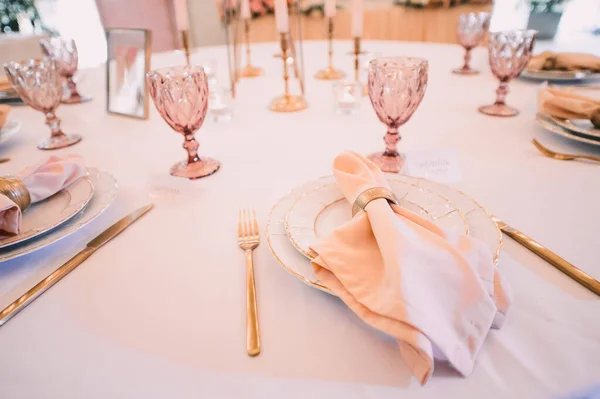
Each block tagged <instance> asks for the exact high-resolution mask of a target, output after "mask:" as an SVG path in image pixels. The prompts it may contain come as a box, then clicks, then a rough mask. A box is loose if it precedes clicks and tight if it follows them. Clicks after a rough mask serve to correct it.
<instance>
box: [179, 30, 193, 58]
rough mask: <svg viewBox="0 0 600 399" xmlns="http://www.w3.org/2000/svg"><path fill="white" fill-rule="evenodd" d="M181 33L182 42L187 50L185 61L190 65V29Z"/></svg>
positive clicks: (185, 50)
mask: <svg viewBox="0 0 600 399" xmlns="http://www.w3.org/2000/svg"><path fill="white" fill-rule="evenodd" d="M179 33H181V44H183V51H184V52H185V62H186V64H187V65H188V66H190V65H191V63H190V31H189V30H182V31H180V32H179Z"/></svg>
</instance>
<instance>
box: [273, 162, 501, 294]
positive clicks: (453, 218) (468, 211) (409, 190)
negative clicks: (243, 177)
mask: <svg viewBox="0 0 600 399" xmlns="http://www.w3.org/2000/svg"><path fill="white" fill-rule="evenodd" d="M386 178H387V180H388V184H389V186H390V189H391V190H392V191H393V192H394V193H395V194H396V195H397V197H398V198H400V202H401V205H402V206H404V207H406V208H408V209H410V210H411V211H413V212H415V213H417V214H419V215H420V216H422V217H424V218H427V219H429V220H431V221H433V222H434V223H436V224H438V225H439V226H440V227H442V228H444V229H448V230H452V231H456V232H459V233H463V234H469V235H472V236H474V237H477V238H479V239H481V240H482V241H483V242H485V243H486V244H487V245H488V247H489V248H490V251H491V252H492V254H494V261H495V262H496V263H497V262H498V258H499V255H500V249H501V247H502V234H501V233H500V230H499V229H498V227H497V225H496V223H494V221H493V220H492V219H491V217H490V215H489V213H488V212H487V211H486V210H485V209H484V208H483V207H482V206H481V205H479V204H478V203H477V202H476V201H475V200H473V199H471V198H469V197H468V196H466V195H465V194H463V193H462V192H460V191H457V190H455V189H453V188H451V187H449V186H446V185H444V184H441V183H435V182H432V181H430V180H426V179H420V178H414V177H409V176H404V175H395V174H387V175H386ZM351 214H352V213H351V205H350V204H349V203H348V202H347V201H346V199H345V198H344V196H343V194H342V192H341V191H340V190H339V188H338V187H337V185H336V183H335V179H334V178H333V176H328V177H323V178H320V179H316V180H313V181H310V182H308V183H306V184H303V185H302V186H300V187H297V188H295V189H293V190H292V191H291V192H289V193H288V194H287V195H286V196H285V197H283V198H282V199H280V200H279V201H278V202H277V203H276V204H275V206H274V207H273V208H272V210H271V213H270V215H269V221H268V223H267V231H266V235H267V244H268V246H269V248H270V250H271V252H272V253H273V256H274V257H275V259H276V260H277V261H278V262H279V264H280V265H281V266H283V268H284V269H285V270H286V271H288V272H289V273H290V274H292V275H293V276H295V277H296V278H298V279H300V280H301V281H303V282H304V283H306V284H308V285H310V286H312V287H315V288H318V289H320V290H323V291H325V292H328V293H330V294H331V293H332V292H331V291H330V290H329V288H328V287H326V286H325V285H323V284H322V283H321V282H319V281H318V279H317V278H316V277H315V275H314V273H313V270H312V266H311V264H310V260H311V259H312V258H313V257H314V255H315V254H314V253H313V252H312V251H311V250H310V246H311V245H312V244H313V243H315V242H316V241H317V240H320V239H323V238H324V237H326V236H327V235H328V234H329V233H330V232H331V231H333V230H334V229H335V228H337V227H338V226H340V225H342V224H344V223H345V222H347V221H348V220H350V219H351Z"/></svg>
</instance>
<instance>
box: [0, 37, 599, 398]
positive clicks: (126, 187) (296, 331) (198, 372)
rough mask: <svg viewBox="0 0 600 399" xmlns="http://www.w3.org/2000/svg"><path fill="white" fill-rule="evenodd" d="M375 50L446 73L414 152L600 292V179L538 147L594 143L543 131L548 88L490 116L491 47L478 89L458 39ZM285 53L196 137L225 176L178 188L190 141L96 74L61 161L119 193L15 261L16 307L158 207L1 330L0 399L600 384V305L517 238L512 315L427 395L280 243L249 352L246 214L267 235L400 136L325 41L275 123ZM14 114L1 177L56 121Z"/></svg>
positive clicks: (68, 124)
mask: <svg viewBox="0 0 600 399" xmlns="http://www.w3.org/2000/svg"><path fill="white" fill-rule="evenodd" d="M335 46H336V47H335V49H336V55H335V64H336V66H339V67H341V68H343V69H345V70H346V72H348V73H351V72H352V65H353V60H352V57H351V56H349V55H347V52H348V51H349V50H350V49H351V43H350V42H342V41H341V42H336V43H335ZM364 48H365V49H366V50H368V51H371V52H381V53H382V54H384V55H412V56H419V57H424V58H426V59H428V60H429V62H430V73H429V87H428V90H427V94H426V96H425V99H424V101H423V103H422V104H421V106H420V108H419V109H418V110H417V112H416V113H415V114H414V116H413V118H412V119H411V120H410V121H409V122H408V123H407V124H406V126H405V127H403V128H402V129H401V131H402V135H403V140H402V141H401V143H400V147H401V148H402V149H403V150H405V151H408V152H410V151H420V150H433V149H454V150H455V151H456V153H457V157H458V163H459V167H460V171H461V175H462V178H461V180H460V181H458V182H456V183H454V186H455V187H457V188H458V189H460V190H462V191H464V192H465V193H467V194H469V195H470V196H472V197H474V198H476V199H477V200H478V201H479V202H480V203H481V204H483V205H484V206H485V207H486V208H487V209H488V210H489V211H490V212H491V213H493V214H495V215H497V216H498V217H500V218H501V219H503V220H504V221H506V222H508V223H509V224H511V225H513V226H514V227H517V228H519V229H520V230H522V231H524V232H525V233H527V234H528V235H530V236H532V237H533V238H535V239H536V240H538V241H539V242H541V243H542V244H543V245H545V246H546V247H548V248H550V249H552V250H554V251H555V252H556V253H558V254H559V255H561V256H562V257H564V258H566V259H567V260H569V261H570V262H571V263H573V264H574V265H576V266H578V267H579V268H581V269H583V270H584V271H586V272H587V273H589V274H590V275H592V276H594V277H595V278H596V279H600V262H599V261H598V254H599V253H600V252H599V248H600V233H599V232H598V231H599V230H598V223H597V222H598V216H597V210H598V206H599V204H600V179H599V171H600V169H598V166H597V165H593V164H591V163H585V162H562V161H557V160H552V159H549V158H545V157H543V156H542V155H541V154H540V153H538V152H537V150H536V149H535V148H534V147H533V145H532V144H531V140H532V138H534V137H535V138H538V139H539V140H540V141H541V142H543V143H544V144H546V145H547V146H549V147H551V148H553V149H556V150H564V152H575V153H593V151H594V149H593V148H591V147H589V146H586V145H584V144H578V143H575V142H570V141H567V140H566V139H563V138H562V137H559V136H554V135H553V134H552V133H548V132H545V131H544V130H542V129H541V128H540V127H538V126H537V125H536V123H535V120H534V119H535V112H536V97H537V87H538V85H537V84H536V83H532V82H527V81H522V80H518V81H514V82H513V83H511V85H510V89H511V92H510V94H509V96H508V102H509V104H510V105H513V106H515V107H517V108H518V109H519V110H520V111H521V114H520V115H519V116H518V117H515V118H506V119H502V118H493V117H489V116H485V115H482V114H480V113H478V112H477V107H478V106H479V105H482V104H488V103H490V102H492V101H493V100H494V96H495V89H496V86H497V81H496V80H495V78H494V77H493V76H492V75H491V73H490V71H489V68H488V67H487V55H486V52H485V50H484V49H479V50H478V51H476V52H475V54H474V60H473V65H474V66H475V67H477V68H480V69H481V70H482V73H481V74H480V75H478V76H472V77H464V76H457V75H453V74H451V73H450V71H451V70H452V68H454V67H456V66H458V65H460V64H461V61H462V55H463V50H462V49H461V48H459V47H458V46H450V45H438V44H422V43H401V42H365V43H364ZM277 50H278V48H277V45H276V44H275V43H265V44H260V45H255V46H254V47H253V60H254V61H255V64H257V65H260V66H262V67H264V69H265V76H264V77H262V78H258V79H254V80H243V81H241V83H240V84H239V86H238V99H237V100H236V101H235V103H234V119H233V120H232V121H231V122H227V123H225V122H220V123H219V122H215V121H213V120H211V119H207V121H206V123H205V124H204V126H203V127H202V128H201V129H200V131H199V132H198V134H197V135H196V137H197V139H198V140H199V142H200V152H201V154H204V155H209V156H212V157H214V158H216V159H218V160H219V161H221V163H222V167H221V169H220V170H219V171H218V172H217V173H216V174H215V175H213V176H210V177H207V178H204V179H201V180H198V181H189V180H184V179H178V178H174V177H170V176H169V175H168V171H169V168H170V166H171V165H172V164H173V163H175V162H176V161H178V160H180V159H182V158H183V157H184V152H183V150H182V149H181V144H182V141H183V139H182V137H181V136H178V135H177V134H175V133H174V132H173V131H172V130H171V129H170V128H169V127H168V126H167V125H166V123H165V122H164V121H163V120H162V118H161V117H160V116H159V115H158V114H157V112H156V110H155V109H154V106H153V105H152V104H151V112H150V118H149V120H135V119H130V118H124V117H119V116H115V115H110V114H107V113H106V112H105V87H106V85H105V77H104V66H100V67H98V68H97V69H90V70H85V71H81V75H83V81H82V83H81V90H82V91H83V92H85V93H86V94H91V95H92V96H93V97H94V100H93V101H92V102H89V103H85V104H81V105H71V106H68V105H62V106H61V107H60V108H59V109H58V116H59V117H61V118H62V120H63V128H64V130H65V131H67V132H77V133H80V134H82V135H83V136H84V139H83V141H82V142H81V143H79V144H77V145H76V146H74V147H71V148H67V149H63V150H59V151H55V152H53V153H52V154H55V155H62V154H69V153H79V154H82V155H83V156H84V157H85V160H86V162H87V164H88V165H89V166H94V167H98V168H101V169H104V170H107V171H109V172H111V173H112V174H113V175H114V176H115V177H116V178H117V180H118V183H119V193H118V196H117V198H116V200H115V202H114V203H113V204H112V205H111V206H110V208H109V209H108V210H107V211H106V212H105V213H104V214H102V215H101V216H100V217H99V218H98V219H96V220H95V221H94V222H92V223H91V224H90V225H88V226H86V227H85V228H83V229H81V230H80V231H77V232H76V233H74V234H73V235H71V236H69V237H68V238H66V239H64V240H62V241H60V242H58V243H55V244H53V245H51V246H49V247H47V248H45V249H42V250H39V251H37V252H34V253H33V254H30V255H27V256H24V257H21V258H18V259H14V260H12V261H8V262H5V263H2V264H0V309H1V308H4V307H5V306H6V305H8V304H9V303H10V302H12V301H13V300H14V299H16V298H17V297H18V296H20V295H21V294H22V293H23V292H25V291H26V290H27V289H28V288H30V287H31V286H33V285H34V284H35V283H36V282H37V281H39V280H41V279H42V278H43V277H44V276H46V275H47V274H48V273H49V272H51V271H52V270H54V269H55V268H56V267H58V266H59V265H61V264H62V263H64V262H65V261H66V260H68V259H69V258H70V257H71V256H73V255H74V254H75V253H76V252H78V251H79V250H81V249H82V248H83V247H84V246H85V244H86V243H87V242H88V241H89V240H90V239H91V238H93V237H94V236H95V235H96V234H98V233H99V232H101V231H102V230H104V229H105V228H107V227H108V226H109V225H110V224H112V223H113V222H115V221H116V220H118V219H119V218H121V217H122V216H124V215H125V214H127V213H129V212H131V211H133V210H134V209H136V208H138V207H140V206H142V205H144V204H146V203H148V202H154V203H155V204H156V207H155V209H154V210H152V211H151V212H150V213H148V214H147V215H146V216H144V217H143V218H142V219H140V220H139V221H138V222H136V223H135V224H134V225H133V226H131V227H130V228H129V229H128V230H127V231H125V232H124V233H123V234H121V235H120V236H118V238H116V239H115V240H113V241H111V242H110V243H108V244H107V245H106V246H105V247H102V248H101V249H100V250H98V252H96V253H95V254H94V255H93V256H92V257H91V258H90V259H88V260H87V261H86V262H85V263H84V264H82V265H81V266H80V267H79V268H77V269H76V270H75V271H73V272H72V273H71V274H70V275H68V276H67V277H66V278H65V279H64V280H62V281H61V282H59V283H58V284H57V285H56V286H54V287H53V288H52V289H50V290H49V291H48V292H46V293H45V294H44V295H43V296H41V297H40V298H39V299H38V300H36V301H35V302H34V303H32V304H31V305H30V306H28V307H27V308H26V309H25V310H23V311H22V312H21V313H19V314H18V315H17V316H16V317H15V318H14V319H12V320H10V321H9V322H8V323H7V324H5V325H4V326H2V327H0V354H1V355H0V397H1V398H6V399H12V398H42V397H44V398H61V399H66V398H87V399H91V398H103V399H104V398H134V397H135V398H165V397H173V398H213V397H214V398H216V397H244V398H261V399H262V398H280V397H282V398H283V397H284V398H307V397H311V398H333V397H339V398H345V399H350V398H398V397H414V398H417V397H418V398H442V397H443V398H467V397H468V398H478V397H487V398H504V397H510V398H550V397H556V396H557V395H559V396H560V395H562V394H565V393H569V392H572V391H576V390H578V389H581V388H585V387H589V386H591V385H593V384H594V383H598V382H600V321H598V315H599V314H600V300H599V299H598V298H597V297H596V296H594V294H592V293H591V292H588V291H587V290H586V289H584V288H582V287H580V286H579V285H578V284H577V283H575V282H573V281H571V280H570V279H569V278H567V277H566V276H564V275H563V274H561V273H560V272H558V271H557V270H555V269H554V268H553V267H552V266H550V265H549V264H547V263H546V262H544V261H543V260H541V259H539V258H538V257H536V256H535V255H533V254H532V253H530V252H529V251H527V250H526V249H524V248H523V247H520V246H519V245H518V244H516V243H515V242H513V241H512V240H511V239H509V238H506V237H505V238H504V246H503V249H502V253H501V255H500V262H499V266H498V267H499V268H500V269H501V271H502V273H503V274H504V275H505V276H506V279H507V280H508V281H509V282H510V284H511V287H512V291H513V296H514V304H513V307H512V309H511V312H510V314H509V317H508V320H507V322H506V323H505V325H504V327H503V328H502V329H501V330H492V331H491V332H490V334H489V335H488V337H487V339H486V342H485V344H484V346H483V349H482V350H481V352H480V354H479V356H478V361H477V364H476V366H475V368H474V371H473V373H472V374H471V375H470V376H468V377H467V378H463V377H460V376H459V375H458V374H457V373H456V372H455V371H453V370H452V369H451V368H450V367H449V366H447V365H445V364H443V363H440V362H437V363H436V368H435V371H434V374H433V376H432V378H431V379H430V380H429V382H428V383H427V385H426V386H425V387H421V386H419V384H418V383H417V381H416V380H411V378H410V376H409V373H408V369H407V367H406V366H405V365H404V363H403V361H402V359H401V357H400V354H399V351H398V349H397V347H396V343H395V341H394V340H393V339H391V338H390V337H388V336H385V335H384V334H381V333H379V332H377V331H375V330H373V329H371V328H369V327H368V326H367V325H365V324H364V323H363V322H361V321H360V320H359V319H358V317H357V316H355V315H354V314H353V313H352V312H351V311H350V310H349V309H347V308H346V307H345V305H344V304H343V303H342V302H341V301H340V300H339V299H337V298H335V297H332V296H330V295H327V294H325V293H323V292H320V291H318V290H315V289H313V288H311V287H309V286H307V285H304V284H302V283H301V282H300V281H298V280H297V279H295V278H294V277H292V276H291V275H289V274H288V273H287V272H286V271H285V270H284V269H283V268H281V267H280V266H279V264H278V263H277V261H276V260H275V259H274V258H273V256H272V255H271V253H270V252H269V249H268V246H267V245H266V243H265V240H264V236H263V240H262V242H261V245H260V246H259V247H258V249H257V251H255V267H256V280H257V281H256V284H257V295H258V306H259V319H260V327H261V338H262V353H261V354H260V356H258V357H256V358H250V357H249V356H248V355H247V354H246V341H245V340H246V334H245V326H246V323H245V268H244V256H243V252H242V251H241V250H240V249H239V248H238V246H237V217H238V209H239V208H240V207H254V208H255V209H256V212H257V215H258V218H259V223H260V226H261V229H264V226H265V224H266V221H267V216H268V213H269V210H270V208H271V207H272V206H273V205H274V204H275V203H276V201H277V200H278V199H279V198H280V197H282V196H283V195H284V194H286V193H287V192H288V191H289V190H290V189H292V188H293V187H295V186H298V185H300V184H302V183H304V182H306V181H308V180H311V179H313V178H316V177H320V176H323V175H328V174H330V173H331V164H332V160H333V159H334V157H335V156H336V155H337V154H338V153H340V152H341V151H343V150H346V149H350V150H355V151H358V152H361V153H364V154H367V153H370V152H373V151H375V150H381V149H382V148H383V141H382V136H383V134H384V132H385V126H384V125H382V124H381V123H380V122H379V121H378V120H377V118H376V116H375V113H374V112H373V110H372V108H371V106H370V104H369V101H368V99H366V98H365V99H363V101H362V108H361V110H360V112H359V113H358V114H356V115H353V116H345V115H338V114H336V113H334V112H333V95H332V89H331V82H325V81H317V80H315V79H314V78H313V77H312V76H313V75H314V73H315V72H316V71H317V70H318V69H320V68H322V67H324V66H325V62H326V44H325V43H324V42H308V43H305V46H304V55H305V68H306V76H307V79H306V86H307V94H306V97H307V100H308V102H309V109H308V110H306V111H304V112H300V113H296V114H276V113H272V112H270V111H269V110H268V109H267V107H268V104H269V102H270V100H271V99H272V98H273V97H274V96H276V95H280V94H281V92H282V90H283V83H282V78H281V75H282V71H281V69H282V66H281V61H280V60H279V59H275V58H273V57H272V56H273V54H274V53H276V52H277ZM209 59H217V60H219V62H220V65H221V68H220V73H221V75H224V74H225V65H226V62H225V60H226V51H225V48H224V47H214V48H206V49H198V50H196V51H195V52H194V54H193V58H192V60H193V61H194V62H198V63H199V62H202V61H206V60H209ZM183 61H184V58H183V56H182V54H180V53H169V54H158V55H155V56H153V58H152V67H153V68H157V67H162V66H169V65H176V64H181V63H182V62H183ZM292 87H293V88H295V87H296V86H295V84H292ZM11 117H12V118H13V119H18V120H20V121H21V122H22V123H23V126H22V130H21V132H20V133H19V134H18V135H17V136H15V137H14V138H13V139H12V140H11V141H10V142H8V143H6V144H5V146H3V147H2V148H0V156H10V157H11V158H12V161H11V162H9V163H6V164H3V165H0V169H1V170H0V173H2V174H9V173H13V172H16V171H19V170H20V169H21V168H22V167H24V166H26V165H28V164H31V163H32V162H36V161H38V160H40V159H41V158H43V157H46V156H48V155H50V153H46V152H42V151H40V150H37V149H36V144H37V142H38V141H39V140H41V139H42V138H44V137H46V136H47V135H48V134H49V132H48V129H47V127H46V126H44V125H43V116H42V114H41V113H39V112H36V111H33V110H32V109H30V108H27V107H14V108H13V111H12V113H11ZM263 231H264V230H263Z"/></svg>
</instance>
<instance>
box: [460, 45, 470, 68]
mask: <svg viewBox="0 0 600 399" xmlns="http://www.w3.org/2000/svg"><path fill="white" fill-rule="evenodd" d="M465 50H466V51H465V65H463V67H462V69H464V70H465V71H468V70H470V69H471V67H470V66H469V63H470V62H471V49H470V48H466V49H465Z"/></svg>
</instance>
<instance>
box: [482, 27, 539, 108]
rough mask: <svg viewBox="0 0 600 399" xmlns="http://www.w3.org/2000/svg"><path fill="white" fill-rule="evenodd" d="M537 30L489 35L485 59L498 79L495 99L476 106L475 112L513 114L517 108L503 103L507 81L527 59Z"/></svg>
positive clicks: (515, 74) (520, 68)
mask: <svg viewBox="0 0 600 399" xmlns="http://www.w3.org/2000/svg"><path fill="white" fill-rule="evenodd" d="M536 35H537V31H535V30H509V31H503V32H494V33H491V34H490V44H489V58H490V66H491V68H492V73H493V74H494V75H495V76H496V77H497V78H498V80H500V85H499V86H498V89H497V90H496V94H497V97H496V102H495V103H494V104H492V105H485V106H482V107H479V112H482V113H484V114H486V115H493V116H515V115H518V114H519V111H518V110H516V109H515V108H512V107H509V106H508V105H506V103H505V99H506V95H507V94H508V83H509V82H510V81H511V79H514V78H516V77H518V76H519V75H520V74H521V72H522V71H523V69H524V68H525V66H526V65H527V64H528V63H529V60H530V59H531V54H532V52H533V46H534V45H535V39H536Z"/></svg>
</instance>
